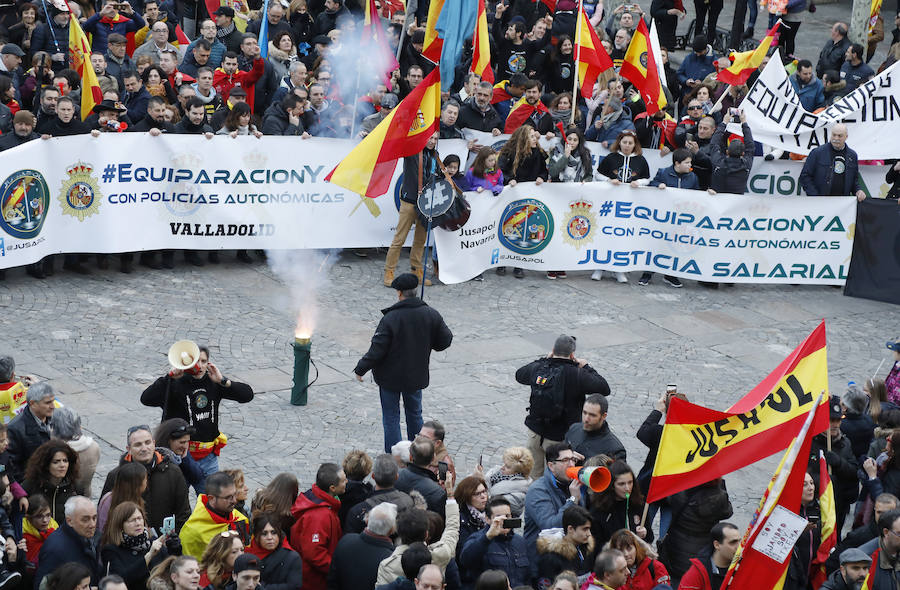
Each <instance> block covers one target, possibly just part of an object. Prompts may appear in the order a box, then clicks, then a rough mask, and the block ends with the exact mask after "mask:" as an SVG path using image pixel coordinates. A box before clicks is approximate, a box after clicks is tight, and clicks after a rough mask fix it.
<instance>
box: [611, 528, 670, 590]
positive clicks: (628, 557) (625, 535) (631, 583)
mask: <svg viewBox="0 0 900 590" xmlns="http://www.w3.org/2000/svg"><path fill="white" fill-rule="evenodd" d="M609 546H610V547H612V548H613V549H618V550H619V551H621V552H622V553H623V554H624V555H625V561H626V562H627V563H628V579H626V580H625V585H624V586H622V589H623V590H652V588H654V587H656V586H657V585H658V584H669V580H670V578H669V572H668V570H666V566H664V565H663V564H662V562H660V561H658V560H656V559H653V558H652V557H650V556H649V555H648V554H647V544H646V543H642V542H641V540H640V539H639V538H638V536H637V535H635V534H634V533H633V532H631V531H630V530H628V529H620V530H618V531H616V532H614V533H613V534H612V537H610V538H609Z"/></svg>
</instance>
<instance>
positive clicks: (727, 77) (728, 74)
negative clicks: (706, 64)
mask: <svg viewBox="0 0 900 590" xmlns="http://www.w3.org/2000/svg"><path fill="white" fill-rule="evenodd" d="M780 24H781V21H778V22H776V23H775V25H774V26H773V27H772V28H771V29H769V32H768V33H766V36H765V37H764V38H763V40H762V41H760V42H759V46H757V48H756V49H754V50H753V51H742V52H740V53H735V54H733V55H732V64H731V65H730V66H728V67H727V68H725V69H724V70H719V73H718V74H716V78H717V79H718V80H719V82H725V83H726V84H731V85H732V86H740V85H741V84H743V83H744V82H746V81H747V78H749V77H750V74H752V73H753V72H754V71H756V68H758V67H759V64H761V63H762V61H763V58H764V57H766V52H767V51H769V47H770V46H771V45H772V41H773V40H774V39H775V32H776V31H777V30H778V26H779V25H780Z"/></svg>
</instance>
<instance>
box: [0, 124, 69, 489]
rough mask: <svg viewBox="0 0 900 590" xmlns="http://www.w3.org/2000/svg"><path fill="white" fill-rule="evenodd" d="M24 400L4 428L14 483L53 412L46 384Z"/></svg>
mask: <svg viewBox="0 0 900 590" xmlns="http://www.w3.org/2000/svg"><path fill="white" fill-rule="evenodd" d="M21 112H22V111H19V113H21ZM19 113H16V115H18V114H19ZM4 137H5V136H4ZM25 400H26V402H27V403H28V406H27V407H26V408H25V409H23V410H22V413H21V414H19V415H18V416H16V417H15V418H13V419H12V420H11V421H10V422H9V424H8V425H7V431H8V437H9V462H10V468H11V469H12V479H15V480H16V481H22V480H23V479H24V475H25V464H26V463H28V458H29V457H31V455H32V453H34V451H35V450H36V449H37V448H38V447H39V446H41V445H42V444H44V443H45V442H47V441H49V440H50V435H51V434H52V426H51V421H50V419H51V418H52V417H53V410H54V409H55V408H56V405H55V404H56V393H55V392H54V391H53V388H52V387H50V385H49V384H48V383H44V382H41V383H35V384H34V385H32V386H31V387H29V388H28V393H26V397H25Z"/></svg>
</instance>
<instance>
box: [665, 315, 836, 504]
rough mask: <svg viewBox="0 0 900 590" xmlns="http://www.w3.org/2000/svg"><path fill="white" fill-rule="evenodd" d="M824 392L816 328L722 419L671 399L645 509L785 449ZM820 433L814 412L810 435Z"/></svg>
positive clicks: (821, 330)
mask: <svg viewBox="0 0 900 590" xmlns="http://www.w3.org/2000/svg"><path fill="white" fill-rule="evenodd" d="M820 391H824V392H825V396H824V397H823V398H822V400H821V402H820V403H822V404H827V402H828V362H827V351H826V346H825V323H824V322H822V323H821V324H819V326H818V327H817V328H816V329H815V330H813V332H812V333H811V334H810V335H809V336H808V337H807V338H806V340H804V341H803V343H801V344H800V346H798V347H797V348H796V349H794V351H793V352H792V353H791V354H790V355H789V356H788V357H787V358H786V359H785V360H784V361H782V362H781V363H780V364H779V365H778V367H776V368H775V370H774V371H772V372H771V373H770V374H769V375H768V376H767V377H766V378H765V379H763V381H762V382H761V383H760V384H759V385H757V386H756V387H755V388H754V389H753V390H751V391H750V393H748V394H747V395H745V396H744V397H743V398H742V399H741V400H740V401H739V402H738V403H736V404H735V405H734V406H732V407H731V408H729V409H728V411H726V412H719V411H716V410H710V409H708V408H704V407H702V406H698V405H695V404H691V403H689V402H686V401H684V400H681V399H677V398H673V399H672V401H671V403H670V404H669V411H668V413H667V414H666V423H665V425H664V426H663V433H662V439H661V440H660V444H659V452H658V454H657V456H656V463H655V465H654V467H653V478H652V479H651V480H650V490H649V492H648V494H647V501H648V502H656V501H658V500H660V499H662V498H664V497H666V496H669V495H671V494H674V493H677V492H680V491H681V490H686V489H688V488H691V487H693V486H696V485H700V484H702V483H705V482H707V481H710V480H712V479H715V478H716V477H721V476H722V475H725V474H726V473H730V472H732V471H735V470H737V469H740V468H742V467H746V466H747V465H750V464H751V463H754V462H756V461H759V460H760V459H763V458H765V457H768V456H769V455H772V454H773V453H777V452H778V451H781V450H782V449H784V448H786V447H787V446H788V445H790V443H791V440H792V439H793V438H794V437H795V436H796V434H797V431H798V430H799V429H800V426H801V425H802V424H803V421H804V420H805V419H806V416H807V414H809V412H810V410H811V408H812V405H813V404H814V403H815V399H816V395H817V394H818V392H820ZM826 428H828V412H819V413H818V414H817V418H816V422H815V423H814V424H813V434H814V435H815V434H818V433H820V432H822V431H824V430H825V429H826Z"/></svg>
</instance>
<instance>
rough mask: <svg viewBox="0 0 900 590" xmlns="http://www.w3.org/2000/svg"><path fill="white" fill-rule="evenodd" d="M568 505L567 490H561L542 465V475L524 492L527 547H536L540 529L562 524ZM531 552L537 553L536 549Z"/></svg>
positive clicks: (550, 473) (569, 504)
mask: <svg viewBox="0 0 900 590" xmlns="http://www.w3.org/2000/svg"><path fill="white" fill-rule="evenodd" d="M569 506H573V504H572V502H570V501H569V490H568V489H566V491H563V490H561V489H560V488H559V486H558V485H557V484H556V477H554V475H553V473H552V472H551V471H550V468H549V467H544V475H543V477H541V478H540V479H538V480H536V481H535V482H534V483H533V484H531V487H529V488H528V491H527V492H526V493H525V540H526V541H528V547H529V549H530V548H532V547H536V543H537V536H538V533H540V532H541V531H542V530H544V529H552V528H554V527H561V526H562V515H563V512H564V511H565V509H566V508H568V507H569ZM531 554H532V555H537V553H536V549H535V551H533V552H532V553H531ZM535 561H536V560H535Z"/></svg>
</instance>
